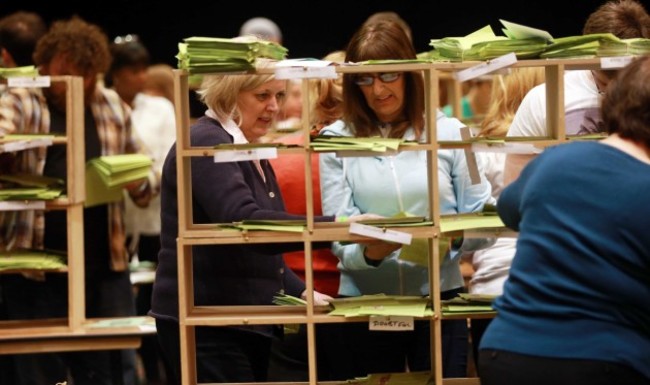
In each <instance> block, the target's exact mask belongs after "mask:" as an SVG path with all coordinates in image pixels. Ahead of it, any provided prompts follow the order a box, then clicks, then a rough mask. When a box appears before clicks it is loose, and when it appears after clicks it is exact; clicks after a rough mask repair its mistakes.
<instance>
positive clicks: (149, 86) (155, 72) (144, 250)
mask: <svg viewBox="0 0 650 385" xmlns="http://www.w3.org/2000/svg"><path fill="white" fill-rule="evenodd" d="M173 82H174V78H173V73H172V67H170V66H168V65H167V64H158V65H154V66H150V67H148V68H147V69H146V77H145V79H144V83H143V88H142V91H141V92H138V93H137V94H136V95H135V98H134V99H133V113H132V115H131V121H132V123H133V131H134V135H135V137H136V138H137V139H138V140H139V142H140V143H141V145H142V151H143V152H144V153H145V154H146V155H148V156H149V157H150V158H151V159H152V160H153V168H154V171H155V172H156V177H157V178H158V179H160V177H161V173H162V166H163V162H164V160H165V156H166V155H167V152H168V151H169V149H170V148H171V146H172V145H173V144H174V140H175V139H176V114H175V112H174V104H173V103H172V102H171V101H170V100H169V99H168V98H167V97H166V96H165V95H169V94H170V93H171V94H173V88H174V84H173ZM125 203H126V215H125V224H126V232H127V234H128V235H129V237H128V242H129V249H130V254H131V256H132V257H131V259H132V262H131V263H132V264H135V265H136V266H137V265H142V264H144V263H150V264H152V267H153V268H155V265H156V264H157V262H158V253H159V251H160V195H159V194H158V191H156V195H155V196H154V197H153V198H152V199H151V201H150V202H149V205H148V206H147V207H138V206H137V205H135V204H133V203H131V202H130V201H128V200H125ZM152 289H153V284H152V283H141V284H138V285H137V293H136V298H135V299H136V311H137V314H138V315H146V314H147V313H148V312H149V309H151V293H152ZM138 353H139V354H140V357H141V359H142V364H143V367H144V375H145V377H146V381H147V383H148V384H149V385H155V384H163V383H164V378H165V377H163V375H162V373H161V371H160V368H161V366H162V368H164V369H165V374H166V376H169V375H170V374H169V373H170V370H171V368H170V365H169V363H167V362H165V360H164V357H163V356H162V354H161V353H160V347H159V344H158V339H157V337H156V336H154V335H152V336H145V337H143V338H142V345H141V347H140V348H139V349H138ZM160 363H162V365H160Z"/></svg>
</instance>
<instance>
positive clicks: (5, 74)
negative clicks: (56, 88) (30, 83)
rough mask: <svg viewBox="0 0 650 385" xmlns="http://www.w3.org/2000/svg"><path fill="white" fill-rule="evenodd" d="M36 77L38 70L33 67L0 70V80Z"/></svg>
mask: <svg viewBox="0 0 650 385" xmlns="http://www.w3.org/2000/svg"><path fill="white" fill-rule="evenodd" d="M36 76H38V69H36V67H34V66H23V67H13V68H0V78H5V79H6V78H14V77H29V78H33V77H36Z"/></svg>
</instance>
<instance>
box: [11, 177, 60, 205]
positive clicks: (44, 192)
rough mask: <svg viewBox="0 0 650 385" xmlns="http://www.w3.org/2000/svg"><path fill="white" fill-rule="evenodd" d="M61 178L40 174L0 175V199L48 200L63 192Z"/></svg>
mask: <svg viewBox="0 0 650 385" xmlns="http://www.w3.org/2000/svg"><path fill="white" fill-rule="evenodd" d="M64 189H65V186H64V183H63V180H61V179H58V178H51V177H47V176H42V175H31V174H7V175H0V201H3V200H50V199H56V198H58V197H60V196H61V194H63V190H64Z"/></svg>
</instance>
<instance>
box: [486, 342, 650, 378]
mask: <svg viewBox="0 0 650 385" xmlns="http://www.w3.org/2000/svg"><path fill="white" fill-rule="evenodd" d="M479 356H480V359H479V362H480V366H481V367H480V371H479V373H480V377H481V385H521V384H526V385H549V384H553V385H616V384H621V385H623V384H625V385H647V384H648V383H650V379H648V378H646V377H643V376H642V375H641V373H639V372H637V371H635V370H634V369H632V368H630V367H627V366H624V365H619V364H615V363H611V362H605V361H596V360H569V359H557V358H546V357H536V356H529V355H525V354H517V353H511V352H506V351H498V350H488V349H485V350H481V351H480V352H479Z"/></svg>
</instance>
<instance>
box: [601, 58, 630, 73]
mask: <svg viewBox="0 0 650 385" xmlns="http://www.w3.org/2000/svg"><path fill="white" fill-rule="evenodd" d="M632 59H633V57H632V56H613V57H603V58H600V68H601V69H604V70H611V69H619V68H623V67H625V66H626V65H628V64H630V63H631V62H632Z"/></svg>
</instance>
